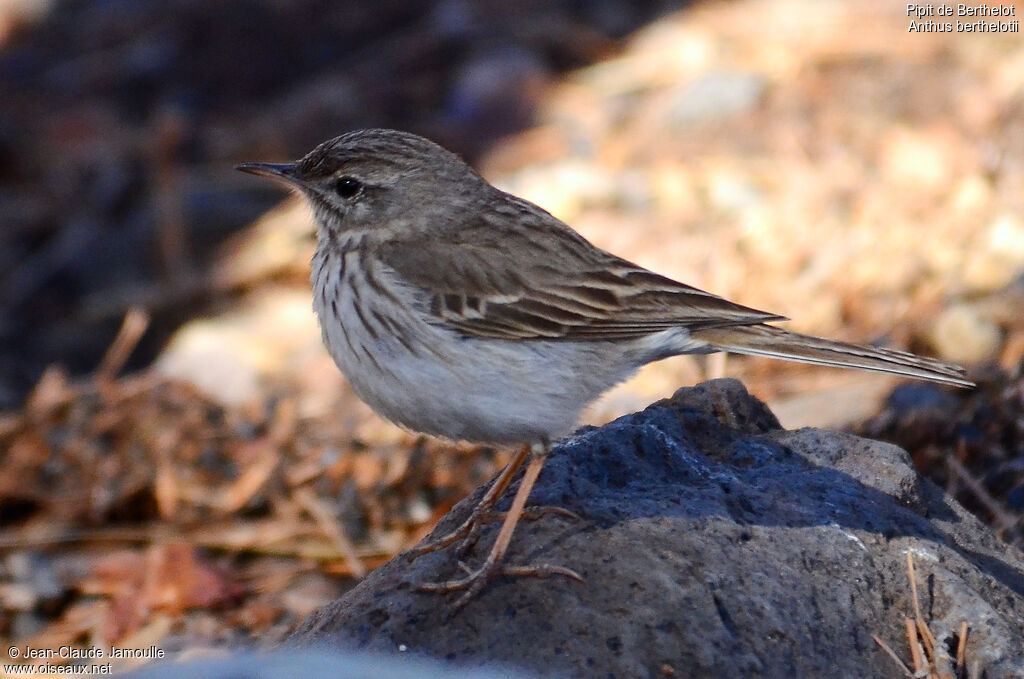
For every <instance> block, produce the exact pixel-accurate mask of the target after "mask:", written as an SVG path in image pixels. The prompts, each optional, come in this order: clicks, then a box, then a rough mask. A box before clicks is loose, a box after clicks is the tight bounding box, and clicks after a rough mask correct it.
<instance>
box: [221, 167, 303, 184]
mask: <svg viewBox="0 0 1024 679" xmlns="http://www.w3.org/2000/svg"><path fill="white" fill-rule="evenodd" d="M235 169H236V170H241V171H242V172H248V173H249V174H254V175H257V176H260V177H269V178H270V179H277V180H279V181H284V182H287V183H289V184H295V183H297V182H298V178H297V177H296V176H295V163H242V164H241V165H235Z"/></svg>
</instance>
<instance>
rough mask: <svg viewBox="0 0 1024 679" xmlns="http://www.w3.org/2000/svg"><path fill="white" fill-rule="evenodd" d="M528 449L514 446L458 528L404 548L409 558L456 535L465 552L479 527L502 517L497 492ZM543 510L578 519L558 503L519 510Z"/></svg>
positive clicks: (531, 513)
mask: <svg viewBox="0 0 1024 679" xmlns="http://www.w3.org/2000/svg"><path fill="white" fill-rule="evenodd" d="M529 453H530V447H529V446H523V447H522V448H521V449H520V450H518V451H517V452H516V454H515V457H513V458H512V459H511V460H510V461H509V463H508V464H507V465H505V468H504V469H502V470H501V473H500V474H499V475H498V478H496V479H495V480H494V483H492V484H491V487H490V488H488V489H487V492H486V493H484V496H483V497H482V498H480V501H479V502H478V503H477V504H476V506H475V507H473V510H472V511H471V512H470V513H469V516H468V517H467V518H466V520H465V521H463V522H462V523H461V524H460V525H459V527H458V528H456V529H455V530H453V531H451V532H450V533H446V534H445V535H442V536H441V537H439V538H437V539H436V540H431V541H430V542H428V543H426V544H424V545H419V546H417V547H413V548H412V549H410V550H409V551H408V555H409V559H410V561H412V560H415V559H418V558H419V557H421V556H423V555H424V554H429V553H431V552H436V551H438V550H439V549H444V548H445V547H447V546H448V545H450V544H452V543H453V542H456V541H458V540H459V539H462V540H463V544H462V546H461V547H460V550H461V551H462V553H463V554H465V553H466V552H467V551H469V549H470V548H471V547H472V546H473V545H474V544H475V543H476V540H477V538H478V537H479V535H480V528H481V527H482V526H485V525H487V524H489V523H493V522H495V521H503V520H505V518H506V516H507V514H508V513H507V512H495V511H493V510H494V505H495V504H496V503H497V502H498V500H499V499H500V498H501V496H502V495H503V494H504V493H505V490H506V489H507V488H508V484H509V483H511V481H512V477H513V476H515V473H516V472H517V471H519V468H520V467H522V466H523V462H525V461H526V457H527V455H528V454H529ZM545 514H558V515H559V516H565V517H567V518H571V519H579V518H580V517H579V516H577V515H576V513H575V512H571V511H569V510H568V509H564V508H562V507H526V508H525V509H524V510H523V511H522V517H521V518H524V519H530V520H532V519H538V518H540V517H541V516H544V515H545Z"/></svg>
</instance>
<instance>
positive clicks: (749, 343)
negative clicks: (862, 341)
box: [691, 324, 974, 387]
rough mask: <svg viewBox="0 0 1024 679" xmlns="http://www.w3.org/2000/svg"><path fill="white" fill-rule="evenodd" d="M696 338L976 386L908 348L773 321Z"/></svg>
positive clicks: (736, 349)
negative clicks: (826, 335) (841, 338)
mask: <svg viewBox="0 0 1024 679" xmlns="http://www.w3.org/2000/svg"><path fill="white" fill-rule="evenodd" d="M691 336H692V337H693V338H694V339H699V340H703V341H705V342H707V343H708V344H711V345H712V346H714V347H715V348H716V349H719V350H721V351H731V352H733V353H736V354H748V355H751V356H768V357H770V358H781V359H785V360H788V361H799V362H801V363H814V364H817V365H831V366H837V367H841V368H858V369H860V370H873V371H875V372H882V373H892V374H894V375H907V376H909V377H917V378H920V379H924V380H933V381H935V382H944V383H946V384H956V385H958V386H961V387H973V386H974V383H973V382H971V381H970V380H968V379H967V374H966V372H965V371H964V369H963V368H961V367H960V366H957V365H951V364H949V363H943V362H942V361H938V360H935V359H934V358H923V357H921V356H915V355H914V354H911V353H908V352H906V351H896V350H895V349H879V348H876V347H864V346H860V345H857V344H846V343H845V342H833V341H832V340H827V339H822V338H820V337H812V336H810V335H800V334H797V333H795V332H788V331H786V330H783V329H782V328H776V327H774V326H771V325H764V324H760V325H741V326H731V327H724V328H709V329H706V330H694V331H692V332H691Z"/></svg>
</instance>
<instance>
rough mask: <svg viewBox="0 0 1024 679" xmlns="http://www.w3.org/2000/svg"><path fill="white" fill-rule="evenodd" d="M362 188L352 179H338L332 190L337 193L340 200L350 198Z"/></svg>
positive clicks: (357, 181) (346, 177) (356, 180)
mask: <svg viewBox="0 0 1024 679" xmlns="http://www.w3.org/2000/svg"><path fill="white" fill-rule="evenodd" d="M361 188H363V185H362V184H361V183H360V182H359V180H358V179H354V178H352V177H348V176H345V177H340V178H339V179H338V181H337V182H336V183H335V184H334V190H335V191H337V192H338V195H339V196H341V197H342V198H351V197H352V196H354V195H356V194H357V193H359V189H361Z"/></svg>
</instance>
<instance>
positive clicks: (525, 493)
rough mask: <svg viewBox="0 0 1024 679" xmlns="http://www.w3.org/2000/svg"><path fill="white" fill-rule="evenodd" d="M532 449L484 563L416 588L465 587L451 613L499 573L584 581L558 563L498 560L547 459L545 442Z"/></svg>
mask: <svg viewBox="0 0 1024 679" xmlns="http://www.w3.org/2000/svg"><path fill="white" fill-rule="evenodd" d="M532 452H533V455H532V457H531V458H530V464H529V465H527V467H526V472H525V473H524V474H523V480H522V481H521V482H520V484H519V489H518V490H517V491H516V496H515V498H514V499H513V500H512V507H511V509H509V511H508V513H507V514H506V515H505V521H504V523H502V525H501V530H500V531H499V532H498V537H497V539H496V540H495V541H494V546H493V547H491V551H490V553H489V554H488V555H487V558H486V559H485V560H484V563H483V565H482V566H480V568H478V569H477V570H475V571H474V570H470V569H468V568H466V566H464V565H463V566H462V567H463V569H464V570H466V571H467V575H466V577H464V578H459V579H457V580H448V581H446V582H438V583H427V584H423V585H420V586H418V587H417V589H418V590H421V591H424V592H438V593H447V592H455V591H460V590H465V593H464V594H463V595H462V596H461V597H459V599H458V600H457V601H456V602H455V604H454V606H453V607H452V609H451V613H453V614H454V613H455V612H456V611H458V610H459V609H460V608H462V607H463V606H465V605H466V603H467V602H469V600H470V599H472V598H473V597H474V596H475V595H476V594H478V593H479V592H480V591H481V590H482V589H483V588H484V585H486V584H487V583H488V582H489V581H490V580H492V579H493V578H495V577H497V576H498V575H515V576H532V577H541V578H546V577H549V576H551V575H564V576H566V577H570V578H573V579H574V580H579V581H580V582H582V581H583V578H582V577H580V575H579V573H577V572H576V571H574V570H571V569H569V568H563V567H561V566H550V565H547V564H544V565H540V566H515V567H508V566H503V565H502V563H501V561H502V559H503V558H504V557H505V552H506V551H508V545H509V543H510V542H511V541H512V533H513V532H515V529H516V524H517V523H518V522H519V519H520V517H521V516H522V514H523V509H524V508H525V507H526V500H527V498H528V497H529V496H530V491H531V490H532V489H533V485H534V483H536V481H537V476H538V475H539V474H540V470H541V469H542V468H543V467H544V462H545V461H546V460H547V454H548V446H547V444H544V445H537V446H535V447H534V448H533V451H532ZM460 565H462V564H460Z"/></svg>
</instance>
